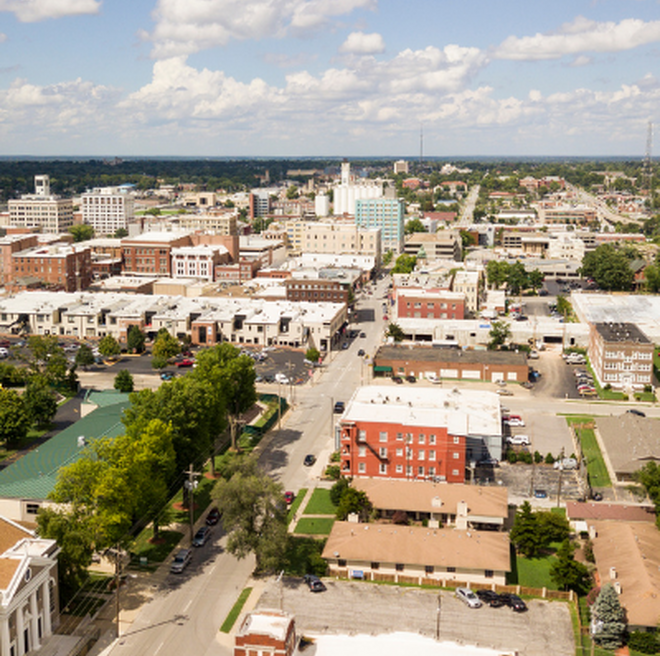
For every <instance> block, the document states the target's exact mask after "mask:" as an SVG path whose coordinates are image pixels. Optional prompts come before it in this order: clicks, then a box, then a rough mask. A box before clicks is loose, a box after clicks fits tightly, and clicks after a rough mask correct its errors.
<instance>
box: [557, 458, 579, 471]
mask: <svg viewBox="0 0 660 656" xmlns="http://www.w3.org/2000/svg"><path fill="white" fill-rule="evenodd" d="M554 468H555V469H577V460H576V459H575V458H564V459H563V460H557V461H555V464H554Z"/></svg>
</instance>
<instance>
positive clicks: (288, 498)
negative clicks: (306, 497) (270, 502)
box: [284, 492, 296, 506]
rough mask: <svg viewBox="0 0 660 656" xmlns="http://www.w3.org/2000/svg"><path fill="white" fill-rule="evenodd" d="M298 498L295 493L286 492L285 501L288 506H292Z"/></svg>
mask: <svg viewBox="0 0 660 656" xmlns="http://www.w3.org/2000/svg"><path fill="white" fill-rule="evenodd" d="M295 498H296V495H295V493H293V492H285V493H284V501H285V502H286V504H287V505H289V506H290V505H291V504H292V503H293V500H294V499H295Z"/></svg>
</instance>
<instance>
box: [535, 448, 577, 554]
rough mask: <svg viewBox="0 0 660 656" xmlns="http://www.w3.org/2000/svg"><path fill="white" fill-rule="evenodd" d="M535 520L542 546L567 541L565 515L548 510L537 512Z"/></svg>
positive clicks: (568, 530) (568, 528) (567, 526)
mask: <svg viewBox="0 0 660 656" xmlns="http://www.w3.org/2000/svg"><path fill="white" fill-rule="evenodd" d="M540 456H541V454H540V453H539V457H540ZM536 519H537V522H538V525H539V530H540V531H541V533H542V535H543V541H544V545H549V544H550V543H551V542H563V541H564V540H567V539H568V536H569V534H570V526H569V525H568V520H567V519H566V516H565V515H559V514H557V513H554V512H551V511H549V510H539V511H537V512H536Z"/></svg>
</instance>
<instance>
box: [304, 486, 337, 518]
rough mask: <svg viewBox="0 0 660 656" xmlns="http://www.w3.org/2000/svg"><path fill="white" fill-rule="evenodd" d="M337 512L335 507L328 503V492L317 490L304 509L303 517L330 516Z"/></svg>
mask: <svg viewBox="0 0 660 656" xmlns="http://www.w3.org/2000/svg"><path fill="white" fill-rule="evenodd" d="M336 512H337V506H335V504H334V503H332V501H330V490H324V489H321V488H317V489H316V490H314V492H313V493H312V496H311V498H310V500H309V503H308V504H307V507H306V508H305V515H332V516H333V517H334V515H335V513H336Z"/></svg>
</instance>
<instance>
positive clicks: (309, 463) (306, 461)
mask: <svg viewBox="0 0 660 656" xmlns="http://www.w3.org/2000/svg"><path fill="white" fill-rule="evenodd" d="M315 462H316V456H315V455H314V454H312V453H308V454H307V455H306V456H305V459H304V460H303V465H305V467H311V466H312V465H313V464H314V463H315Z"/></svg>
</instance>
